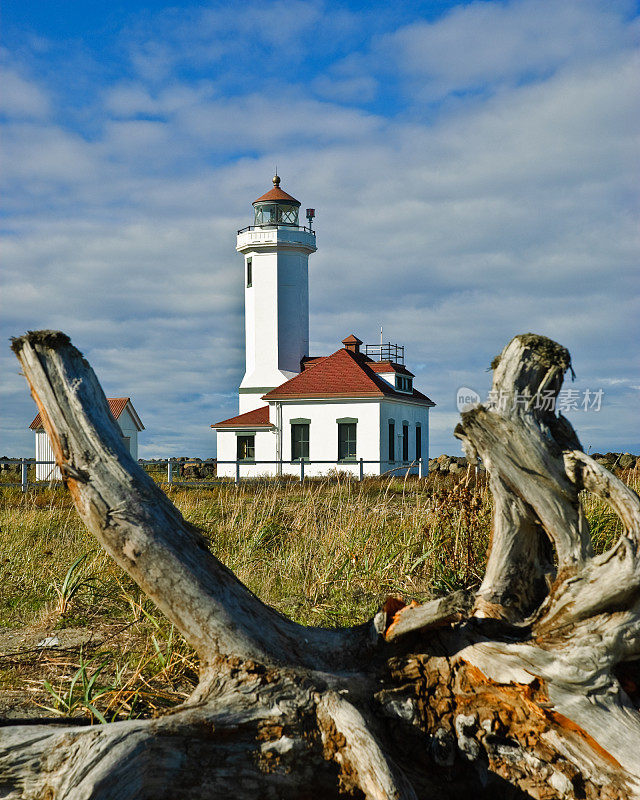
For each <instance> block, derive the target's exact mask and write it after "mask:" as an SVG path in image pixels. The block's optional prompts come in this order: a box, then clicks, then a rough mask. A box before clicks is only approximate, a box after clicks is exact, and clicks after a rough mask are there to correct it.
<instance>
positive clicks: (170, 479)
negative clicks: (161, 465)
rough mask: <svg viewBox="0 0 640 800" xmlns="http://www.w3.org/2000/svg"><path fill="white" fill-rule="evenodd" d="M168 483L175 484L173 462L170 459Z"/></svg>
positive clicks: (168, 462) (168, 463)
mask: <svg viewBox="0 0 640 800" xmlns="http://www.w3.org/2000/svg"><path fill="white" fill-rule="evenodd" d="M167 483H173V461H172V459H169V460H168V461H167Z"/></svg>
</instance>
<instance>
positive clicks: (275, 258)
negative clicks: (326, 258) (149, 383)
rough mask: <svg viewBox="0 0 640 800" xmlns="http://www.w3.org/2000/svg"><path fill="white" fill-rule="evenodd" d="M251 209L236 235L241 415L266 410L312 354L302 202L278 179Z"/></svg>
mask: <svg viewBox="0 0 640 800" xmlns="http://www.w3.org/2000/svg"><path fill="white" fill-rule="evenodd" d="M253 208H254V221H253V225H250V226H249V227H247V228H243V229H242V230H240V231H238V241H237V245H236V250H237V251H238V252H239V253H242V254H243V256H244V272H245V281H244V283H245V290H244V310H245V353H246V371H245V374H244V378H243V379H242V383H241V384H240V403H239V405H240V408H239V410H240V413H241V414H243V413H245V412H246V411H252V410H253V409H255V408H259V407H260V406H264V405H266V402H265V401H264V400H262V399H261V398H262V395H264V394H266V393H267V392H269V391H270V390H271V389H275V387H276V386H280V385H281V384H283V383H284V382H285V381H287V380H289V379H290V378H292V377H293V376H294V375H297V374H298V373H299V372H300V370H301V366H300V362H301V360H302V359H303V358H304V357H305V356H308V355H309V255H310V254H311V253H314V252H315V251H316V236H315V232H314V231H312V230H311V221H309V227H308V228H305V227H302V226H300V225H299V219H298V217H299V211H300V203H299V202H298V201H297V200H296V199H295V198H294V197H291V195H290V194H287V192H285V191H283V190H282V189H281V188H280V178H279V177H278V176H277V175H276V176H275V177H274V179H273V189H271V190H270V191H269V192H267V193H266V194H264V195H262V197H259V198H258V199H257V200H255V201H254V203H253ZM310 211H311V214H310V215H308V216H309V220H311V218H312V216H313V212H312V210H310Z"/></svg>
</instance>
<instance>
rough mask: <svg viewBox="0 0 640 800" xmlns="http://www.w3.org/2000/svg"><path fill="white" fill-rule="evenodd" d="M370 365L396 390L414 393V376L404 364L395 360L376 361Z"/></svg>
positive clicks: (403, 392)
mask: <svg viewBox="0 0 640 800" xmlns="http://www.w3.org/2000/svg"><path fill="white" fill-rule="evenodd" d="M369 366H370V367H371V369H373V371H374V372H376V373H377V374H378V376H379V377H380V378H382V379H383V380H385V381H386V382H387V383H388V384H389V385H390V386H392V387H393V388H394V389H395V390H396V392H401V393H402V394H413V378H414V376H413V373H412V372H409V370H408V369H407V368H406V367H405V366H404V365H403V364H397V363H396V362H395V361H376V362H375V363H374V364H369Z"/></svg>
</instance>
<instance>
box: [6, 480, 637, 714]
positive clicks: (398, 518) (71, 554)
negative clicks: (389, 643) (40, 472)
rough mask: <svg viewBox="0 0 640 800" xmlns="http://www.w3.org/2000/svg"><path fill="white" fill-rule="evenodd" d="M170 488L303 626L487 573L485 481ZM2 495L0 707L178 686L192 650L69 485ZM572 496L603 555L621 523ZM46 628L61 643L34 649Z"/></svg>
mask: <svg viewBox="0 0 640 800" xmlns="http://www.w3.org/2000/svg"><path fill="white" fill-rule="evenodd" d="M625 477H626V479H627V480H628V482H629V483H631V485H633V486H634V487H635V488H636V489H637V477H636V476H635V475H634V474H633V473H629V474H627V475H626V476H625ZM467 484H468V485H467ZM169 495H170V497H171V500H172V501H173V502H174V503H175V504H176V505H177V506H178V508H179V509H180V510H181V512H182V513H183V514H184V516H185V517H186V518H187V519H188V520H190V521H191V522H193V523H194V524H196V525H198V526H199V527H200V528H201V530H202V531H203V532H204V534H205V535H206V536H207V537H208V538H209V540H210V542H211V548H212V551H213V552H214V553H215V554H216V555H217V556H218V557H219V558H220V559H221V560H222V561H223V562H224V563H225V564H227V566H229V567H230V568H231V569H232V570H233V571H234V572H235V574H236V575H237V576H238V577H239V578H240V580H242V581H243V582H244V583H245V584H247V586H249V588H251V589H252V591H254V592H255V593H256V594H257V595H258V596H259V597H261V598H262V599H263V600H264V601H265V602H266V603H269V604H270V605H273V606H275V607H276V608H278V609H279V610H280V611H282V612H283V613H285V614H287V615H288V616H290V617H292V618H294V619H296V620H297V621H299V622H302V623H304V624H309V625H348V624H352V623H356V622H362V621H364V620H366V619H367V618H369V617H370V616H371V615H372V614H374V613H375V611H376V610H377V608H378V607H379V606H380V604H381V602H382V601H383V600H384V599H385V597H387V596H388V595H396V596H400V597H402V598H403V599H404V600H405V601H408V600H411V599H416V600H419V601H422V600H425V599H427V598H429V597H431V596H434V595H439V594H444V593H447V592H450V591H452V590H454V589H456V588H460V587H462V586H472V585H474V584H477V583H478V582H479V581H480V579H481V576H482V573H483V570H484V563H485V556H486V549H487V544H488V540H489V531H490V519H491V497H490V493H489V492H488V489H487V488H486V485H485V482H484V480H480V481H478V483H474V482H473V481H472V480H471V481H469V480H467V477H466V476H464V475H463V476H462V477H458V476H455V477H454V476H451V477H449V478H442V477H439V476H431V477H430V478H429V479H428V480H427V481H419V480H417V479H409V480H407V481H401V480H397V479H393V480H390V481H384V482H383V481H380V480H365V481H363V482H362V483H358V482H355V481H352V480H347V479H342V480H339V481H332V482H329V481H309V482H307V483H306V484H304V485H303V486H300V485H299V484H297V483H294V482H291V483H287V484H282V483H281V484H278V483H276V482H273V481H272V482H266V481H265V482H262V483H259V484H244V485H243V486H242V487H241V488H239V489H236V488H235V487H233V486H232V485H221V486H216V487H213V488H206V489H205V488H202V489H200V488H195V489H194V488H192V489H180V488H179V487H172V488H171V489H170V490H169ZM0 501H1V506H0V525H1V530H2V533H1V537H2V538H1V542H2V545H1V549H0V581H1V584H0V585H2V587H3V592H2V597H1V599H0V634H2V633H3V632H4V640H3V641H4V651H5V652H4V655H0V716H2V715H5V714H7V713H10V712H9V711H8V705H10V704H11V703H7V702H6V701H7V698H8V699H9V700H11V699H12V697H13V695H12V692H13V693H14V694H15V695H16V697H15V698H14V700H16V702H17V701H18V700H19V702H18V705H19V707H20V713H21V714H27V713H31V710H32V709H33V706H34V705H35V704H40V706H46V707H49V708H50V709H51V710H53V711H54V712H55V713H60V714H71V715H86V716H88V717H91V718H92V719H103V718H104V719H113V718H123V717H127V716H132V715H133V716H135V715H142V716H149V715H152V714H154V713H158V712H159V711H161V710H162V709H164V708H166V707H167V706H168V705H172V704H175V703H177V702H180V701H181V700H182V699H184V698H185V697H186V696H188V693H189V691H190V689H191V687H192V686H193V685H194V683H195V680H196V672H197V662H196V659H195V657H194V654H193V653H192V652H191V650H190V649H189V647H188V646H187V645H186V643H185V642H184V641H183V640H182V639H181V637H180V636H179V635H178V634H177V633H175V632H173V631H172V630H171V628H170V626H169V625H168V623H167V622H166V621H165V620H164V619H163V618H161V617H160V616H159V615H158V614H157V612H156V611H155V609H154V607H153V606H152V604H151V603H149V601H147V600H146V599H145V598H144V597H143V596H142V595H141V593H140V592H139V590H138V589H137V587H136V586H135V585H134V584H133V582H132V581H131V580H130V579H129V577H128V576H127V575H125V574H124V573H123V572H122V571H121V570H120V568H119V567H118V566H117V565H116V564H115V562H113V560H112V559H111V558H110V557H109V556H107V555H106V554H105V553H104V552H103V551H102V550H101V549H100V548H99V546H98V545H97V543H96V541H95V540H94V539H93V537H92V536H91V535H90V534H89V533H88V532H87V531H86V529H85V528H84V525H83V524H82V523H81V522H80V519H79V517H78V516H77V514H76V512H75V509H74V508H73V506H72V503H71V501H70V497H69V495H68V494H67V493H66V492H65V491H64V490H63V489H43V490H39V491H37V492H36V491H33V492H29V493H27V494H25V495H22V494H21V493H20V492H19V490H14V489H10V488H5V489H4V490H3V491H2V494H1V495H0ZM584 504H585V509H586V511H587V515H588V517H589V520H590V523H591V527H592V531H593V539H594V546H595V548H596V549H597V550H598V551H603V550H605V549H607V547H609V546H610V545H611V543H612V542H613V541H614V540H615V538H616V537H617V535H618V534H619V532H620V526H619V523H618V521H617V518H616V517H615V516H614V515H612V514H611V512H610V511H609V510H608V508H607V507H606V506H605V505H604V504H603V503H601V502H600V501H599V500H597V499H596V498H594V497H592V496H587V497H585V499H584ZM85 555H86V557H85V558H83V559H82V560H81V561H79V562H78V559H79V558H80V557H82V556H85ZM76 562H77V563H76ZM74 563H75V567H74V568H73V569H71V568H72V567H73V565H74ZM70 631H77V632H78V636H77V637H76V638H75V639H74V638H73V636H70ZM47 635H58V636H59V639H60V646H59V647H57V648H55V649H48V648H42V647H38V646H37V643H38V641H40V640H42V639H43V638H44V637H45V636H47ZM65 637H67V639H68V641H66V643H65ZM69 637H70V638H69ZM7 643H9V644H7ZM7 648H8V649H7ZM92 679H93V681H92ZM45 681H47V682H48V685H49V688H47V687H46V686H45ZM89 684H90V686H89ZM87 686H89V690H87ZM25 687H26V689H27V693H26V694H25V691H24V690H25ZM18 694H19V698H18V697H17V695H18ZM3 696H4V698H5V703H4V705H3V703H2V697H3ZM20 704H21V705H20ZM14 705H15V703H14ZM14 713H17V712H15V711H14ZM40 713H42V712H40Z"/></svg>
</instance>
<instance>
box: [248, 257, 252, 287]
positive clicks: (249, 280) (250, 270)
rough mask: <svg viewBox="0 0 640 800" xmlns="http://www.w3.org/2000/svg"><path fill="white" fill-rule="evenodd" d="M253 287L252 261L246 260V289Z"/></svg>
mask: <svg viewBox="0 0 640 800" xmlns="http://www.w3.org/2000/svg"><path fill="white" fill-rule="evenodd" d="M252 286H253V261H252V260H251V259H250V258H248V259H247V289H250V288H251V287H252Z"/></svg>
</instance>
